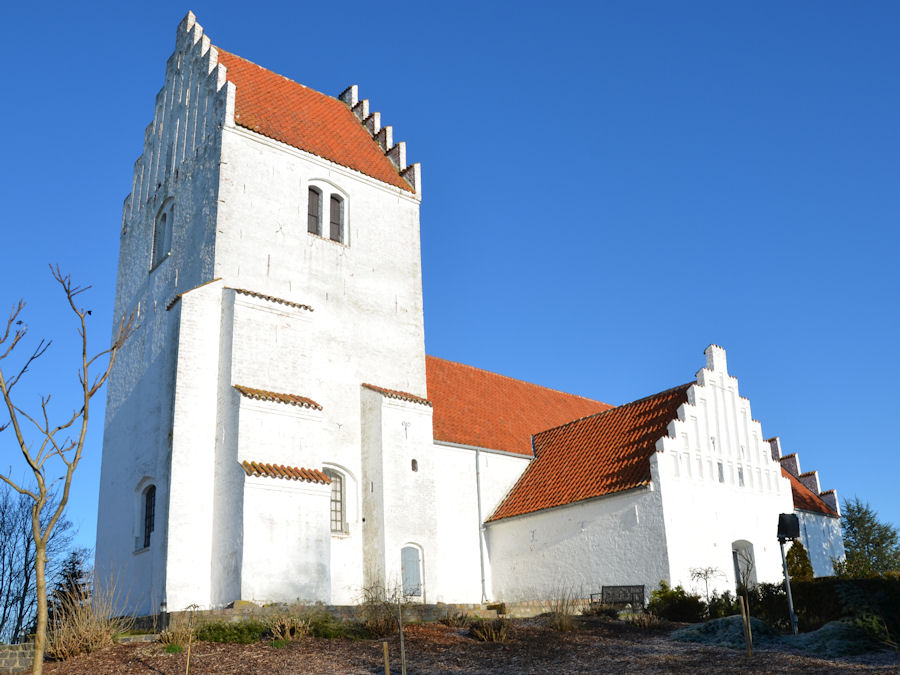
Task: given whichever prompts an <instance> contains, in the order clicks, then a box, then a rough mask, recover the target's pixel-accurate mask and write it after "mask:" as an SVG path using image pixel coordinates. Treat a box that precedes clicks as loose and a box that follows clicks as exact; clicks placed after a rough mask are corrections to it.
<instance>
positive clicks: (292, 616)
mask: <svg viewBox="0 0 900 675" xmlns="http://www.w3.org/2000/svg"><path fill="white" fill-rule="evenodd" d="M265 624H266V627H267V628H268V629H269V633H271V635H272V637H273V638H274V640H275V641H276V642H279V641H281V642H289V641H291V640H293V639H295V638H301V637H303V636H304V635H309V626H310V620H309V619H308V618H305V617H302V616H299V615H297V614H296V613H294V612H290V611H283V612H277V613H275V614H271V615H269V616H268V617H266V619H265Z"/></svg>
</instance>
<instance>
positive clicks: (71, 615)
mask: <svg viewBox="0 0 900 675" xmlns="http://www.w3.org/2000/svg"><path fill="white" fill-rule="evenodd" d="M123 605H124V603H123V602H122V601H121V599H120V597H119V592H118V590H117V585H116V583H115V582H111V583H108V584H100V585H97V584H95V585H94V593H93V594H92V595H91V596H88V595H87V594H86V593H72V594H69V595H67V596H64V597H63V598H61V601H60V611H59V612H58V616H57V617H56V618H55V619H54V621H53V623H52V625H51V626H50V629H49V630H48V635H47V655H48V656H49V657H50V658H53V659H56V660H60V661H63V660H65V659H71V658H72V657H75V656H78V655H80V654H89V653H90V652H93V651H95V650H97V649H102V648H104V647H110V646H112V645H113V644H115V638H116V636H117V635H120V634H122V633H126V632H128V631H129V630H131V627H132V626H133V625H134V620H133V619H132V618H131V617H128V616H118V614H119V611H120V609H121V607H122V606H123Z"/></svg>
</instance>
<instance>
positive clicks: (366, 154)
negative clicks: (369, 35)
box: [217, 47, 417, 192]
mask: <svg viewBox="0 0 900 675" xmlns="http://www.w3.org/2000/svg"><path fill="white" fill-rule="evenodd" d="M217 50H218V59H219V63H221V64H222V65H223V66H225V70H226V78H227V80H228V81H229V82H231V83H233V84H234V85H235V87H236V93H235V108H234V121H235V124H237V125H238V126H242V127H244V128H246V129H250V130H251V131H255V132H256V133H258V134H262V135H263V136H267V137H268V138H273V139H275V140H276V141H281V142H282V143H286V144H287V145H290V146H293V147H295V148H298V149H300V150H305V151H306V152H309V153H312V154H314V155H317V156H318V157H322V158H323V159H327V160H330V161H332V162H334V163H335V164H340V165H341V166H346V167H348V168H350V169H355V170H356V171H359V172H360V173H364V174H365V175H367V176H370V177H371V178H375V179H377V180H380V181H382V182H383V183H387V184H388V185H393V186H395V187H398V188H401V189H402V190H406V191H408V192H414V191H415V190H414V188H413V187H411V186H410V183H409V182H408V181H407V180H406V179H405V178H404V177H403V176H402V175H401V174H400V171H403V170H405V169H406V168H407V167H406V165H405V150H406V148H405V145H404V146H403V155H404V157H403V160H404V161H403V166H398V164H397V162H395V161H394V159H393V158H391V157H389V156H388V155H387V154H386V152H385V150H383V149H382V147H381V146H380V145H379V142H378V141H376V140H375V139H374V138H373V137H372V133H371V132H370V131H369V128H367V126H366V125H365V124H360V120H359V119H358V117H357V116H356V115H355V114H354V112H353V111H352V110H351V108H349V107H348V106H347V105H346V104H345V103H344V102H343V101H341V100H339V99H336V98H333V97H331V96H327V95H326V94H322V93H320V92H318V91H315V90H314V89H310V88H309V87H305V86H303V85H302V84H299V83H298V82H294V81H293V80H290V79H288V78H286V77H283V76H282V75H278V74H277V73H274V72H272V71H271V70H267V69H265V68H263V67H261V66H258V65H256V64H255V63H252V62H251V61H248V60H247V59H244V58H242V57H240V56H237V55H236V54H232V53H231V52H227V51H225V50H224V49H221V48H219V47H217ZM366 103H367V104H368V101H367V102H366ZM370 126H371V122H370ZM388 150H390V148H389V149H388ZM397 152H399V149H398V150H395V151H394V153H395V154H396V153H397ZM416 166H417V165H416Z"/></svg>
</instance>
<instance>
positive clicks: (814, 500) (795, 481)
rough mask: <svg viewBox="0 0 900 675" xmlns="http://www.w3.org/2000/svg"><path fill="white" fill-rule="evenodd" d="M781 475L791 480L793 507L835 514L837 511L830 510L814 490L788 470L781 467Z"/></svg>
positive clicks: (828, 514)
mask: <svg viewBox="0 0 900 675" xmlns="http://www.w3.org/2000/svg"><path fill="white" fill-rule="evenodd" d="M781 475H782V476H784V477H785V478H788V479H790V481H791V494H792V495H793V497H794V508H795V509H802V510H804V511H814V512H816V513H824V514H825V515H826V516H835V517H837V513H835V512H834V511H832V509H831V507H830V506H828V504H826V503H825V502H824V501H822V498H821V497H819V495H817V494H816V493H815V492H813V491H812V490H810V489H809V488H808V487H806V486H805V485H804V484H803V483H801V482H800V479H799V478H797V477H796V476H794V475H793V474H792V473H791V472H790V471H786V470H785V469H783V468H782V469H781Z"/></svg>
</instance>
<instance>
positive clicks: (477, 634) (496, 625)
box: [469, 619, 509, 642]
mask: <svg viewBox="0 0 900 675" xmlns="http://www.w3.org/2000/svg"><path fill="white" fill-rule="evenodd" d="M469 636H470V637H472V638H474V639H476V640H478V641H480V642H506V641H507V640H508V639H509V619H479V620H476V621H473V622H472V627H471V628H470V629H469Z"/></svg>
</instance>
